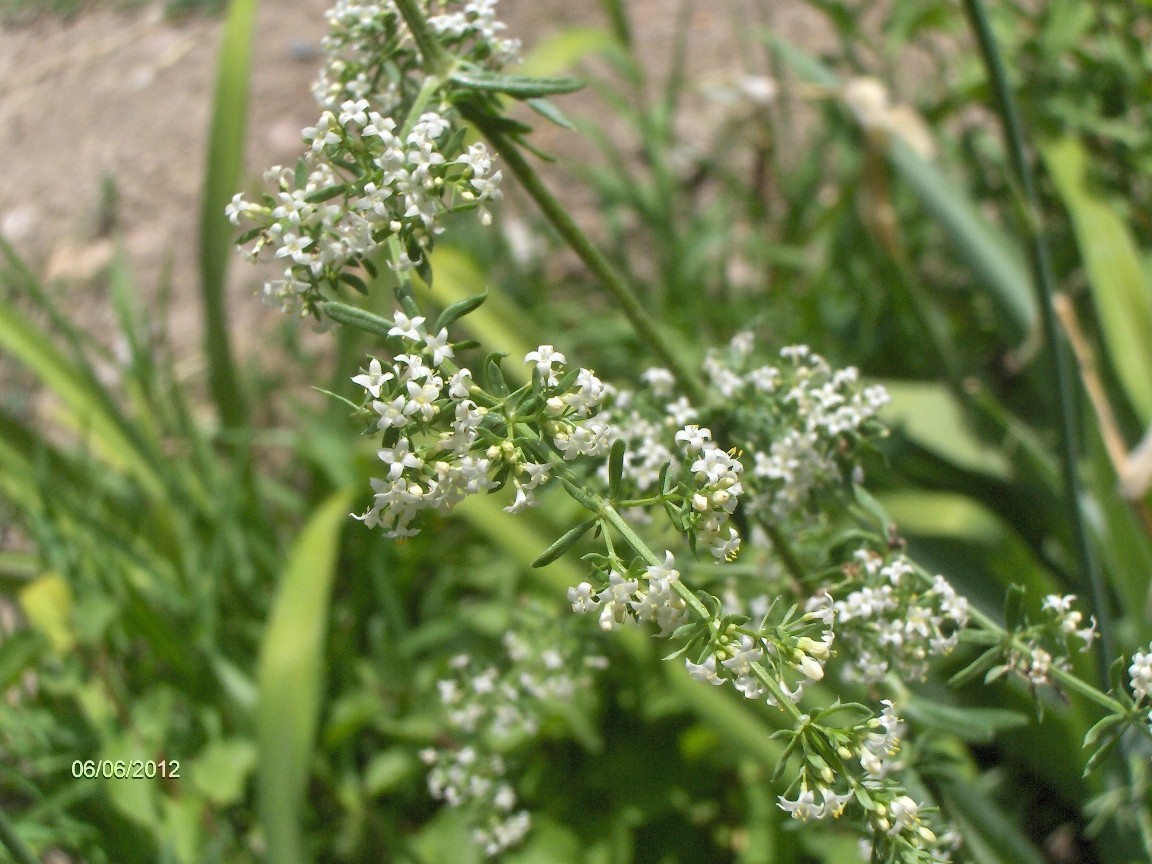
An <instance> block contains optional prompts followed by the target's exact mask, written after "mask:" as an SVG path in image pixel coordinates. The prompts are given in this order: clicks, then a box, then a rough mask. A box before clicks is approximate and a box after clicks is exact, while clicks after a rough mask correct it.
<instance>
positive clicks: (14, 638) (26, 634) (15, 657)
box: [0, 630, 48, 693]
mask: <svg viewBox="0 0 1152 864" xmlns="http://www.w3.org/2000/svg"><path fill="white" fill-rule="evenodd" d="M47 647H48V640H47V639H46V638H45V637H44V635H43V634H42V633H40V632H39V631H38V630H18V631H17V632H15V633H13V634H12V635H11V636H8V637H6V638H5V639H4V641H3V642H0V693H3V692H6V691H7V690H8V688H9V687H11V686H12V685H13V684H15V683H16V682H17V681H19V680H20V677H21V676H22V675H23V674H24V671H25V670H26V669H31V668H32V665H33V664H34V663H35V662H36V661H37V660H38V659H39V657H40V655H41V654H42V653H43V652H44V650H45V649H46V648H47Z"/></svg>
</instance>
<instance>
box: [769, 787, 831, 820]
mask: <svg viewBox="0 0 1152 864" xmlns="http://www.w3.org/2000/svg"><path fill="white" fill-rule="evenodd" d="M777 801H778V802H779V806H780V809H781V810H783V811H784V812H785V813H791V814H792V818H793V819H823V818H824V815H825V813H826V812H827V810H826V808H825V806H824V805H823V804H819V805H817V804H816V795H815V794H814V793H813V792H812V790H811V789H809V788H808V787H807V786H801V787H800V793H799V794H798V795H797V796H796V800H795V801H789V800H788V799H787V798H785V797H784V796H783V795H781V796H780V797H779V798H777Z"/></svg>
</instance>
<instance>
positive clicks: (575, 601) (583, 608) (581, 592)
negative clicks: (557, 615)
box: [568, 582, 600, 612]
mask: <svg viewBox="0 0 1152 864" xmlns="http://www.w3.org/2000/svg"><path fill="white" fill-rule="evenodd" d="M568 602H569V603H571V604H572V611H573V612H590V611H591V610H593V609H595V608H596V606H597V605H599V603H600V600H599V598H597V597H596V595H595V594H593V593H592V586H591V585H590V584H588V583H587V582H581V583H580V584H579V585H577V586H576V587H575V588H569V589H568Z"/></svg>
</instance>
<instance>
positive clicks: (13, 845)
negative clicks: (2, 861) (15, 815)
mask: <svg viewBox="0 0 1152 864" xmlns="http://www.w3.org/2000/svg"><path fill="white" fill-rule="evenodd" d="M0 844H3V846H4V848H5V849H7V850H8V854H9V855H11V856H12V858H13V859H14V860H15V861H16V864H40V859H39V858H37V857H36V854H35V853H34V852H33V851H32V850H31V849H29V848H28V844H27V843H25V842H24V841H23V840H21V839H20V835H18V834H17V833H16V829H14V828H13V827H12V824H11V823H10V822H9V821H8V817H7V816H5V815H4V812H3V811H0Z"/></svg>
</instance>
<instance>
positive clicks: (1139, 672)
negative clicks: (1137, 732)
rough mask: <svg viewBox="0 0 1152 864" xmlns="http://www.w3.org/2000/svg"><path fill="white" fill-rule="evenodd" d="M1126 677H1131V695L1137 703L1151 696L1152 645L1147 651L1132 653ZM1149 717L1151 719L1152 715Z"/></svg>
mask: <svg viewBox="0 0 1152 864" xmlns="http://www.w3.org/2000/svg"><path fill="white" fill-rule="evenodd" d="M1128 677H1129V678H1131V679H1132V695H1133V696H1134V697H1135V698H1136V702H1137V703H1139V702H1141V701H1143V700H1145V699H1148V698H1150V697H1152V645H1149V646H1148V650H1147V651H1144V652H1141V651H1137V652H1136V653H1135V654H1133V655H1132V665H1131V666H1129V667H1128ZM1149 719H1150V720H1152V715H1149Z"/></svg>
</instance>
